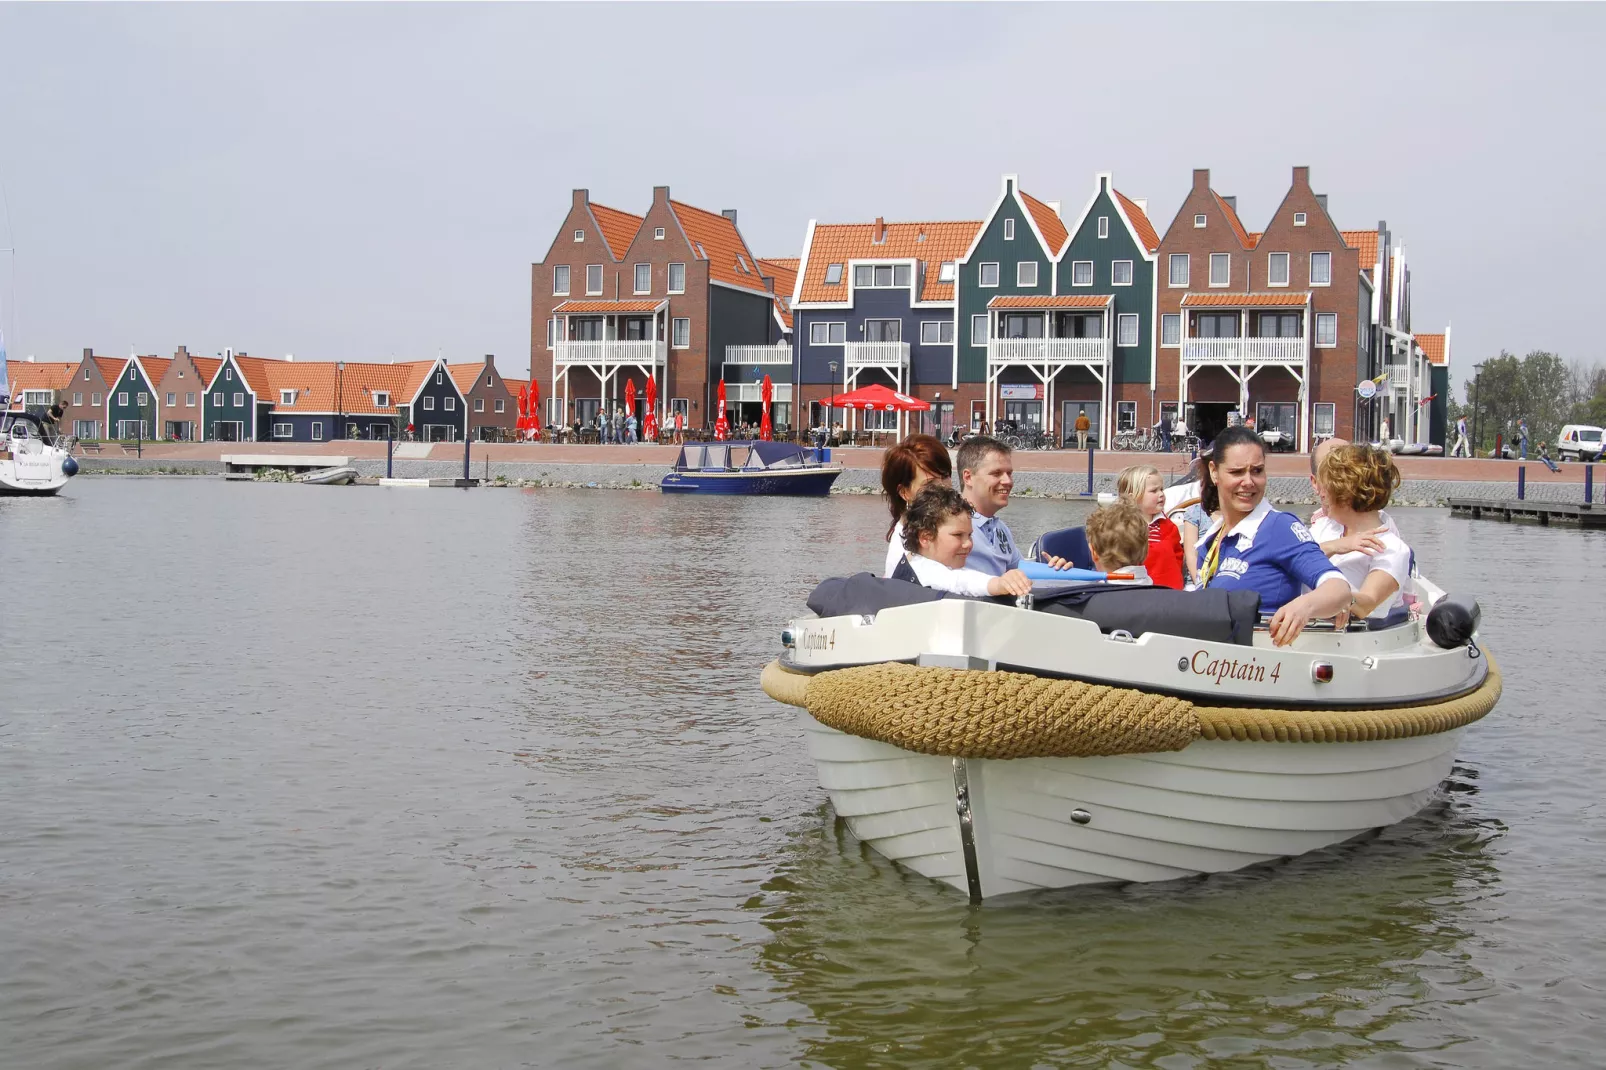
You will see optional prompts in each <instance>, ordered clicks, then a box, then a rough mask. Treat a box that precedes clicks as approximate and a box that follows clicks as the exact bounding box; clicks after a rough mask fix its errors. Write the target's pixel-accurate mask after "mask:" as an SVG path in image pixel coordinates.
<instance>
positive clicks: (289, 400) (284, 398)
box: [279, 390, 296, 405]
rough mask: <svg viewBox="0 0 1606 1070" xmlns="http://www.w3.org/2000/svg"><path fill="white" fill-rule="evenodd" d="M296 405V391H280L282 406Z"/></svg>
mask: <svg viewBox="0 0 1606 1070" xmlns="http://www.w3.org/2000/svg"><path fill="white" fill-rule="evenodd" d="M295 403H296V392H295V391H294V390H281V391H279V404H280V405H294V404H295Z"/></svg>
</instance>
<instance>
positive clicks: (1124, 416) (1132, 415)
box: [1115, 401, 1138, 431]
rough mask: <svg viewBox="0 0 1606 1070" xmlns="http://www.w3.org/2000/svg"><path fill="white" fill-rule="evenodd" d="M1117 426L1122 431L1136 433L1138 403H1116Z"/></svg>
mask: <svg viewBox="0 0 1606 1070" xmlns="http://www.w3.org/2000/svg"><path fill="white" fill-rule="evenodd" d="M1115 426H1116V428H1117V429H1119V430H1122V431H1136V430H1137V429H1138V403H1137V402H1135V401H1117V402H1116V403H1115Z"/></svg>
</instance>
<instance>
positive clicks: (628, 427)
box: [625, 413, 636, 446]
mask: <svg viewBox="0 0 1606 1070" xmlns="http://www.w3.org/2000/svg"><path fill="white" fill-rule="evenodd" d="M625 441H626V442H628V443H629V444H630V445H632V446H634V445H635V444H636V414H635V413H631V414H630V415H629V416H626V417H625Z"/></svg>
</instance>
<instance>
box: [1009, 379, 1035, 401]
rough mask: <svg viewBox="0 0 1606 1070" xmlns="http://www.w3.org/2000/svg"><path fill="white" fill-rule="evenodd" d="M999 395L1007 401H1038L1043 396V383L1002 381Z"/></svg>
mask: <svg viewBox="0 0 1606 1070" xmlns="http://www.w3.org/2000/svg"><path fill="white" fill-rule="evenodd" d="M998 396H999V397H1000V398H1002V399H1003V400H1005V401H1037V400H1040V399H1041V398H1042V396H1043V384H1041V383H1000V384H999V386H998Z"/></svg>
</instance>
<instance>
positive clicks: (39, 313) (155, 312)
mask: <svg viewBox="0 0 1606 1070" xmlns="http://www.w3.org/2000/svg"><path fill="white" fill-rule="evenodd" d="M1603 40H1606V6H1603V5H1599V4H1576V5H1561V6H1549V5H1542V4H1524V5H1512V6H1506V5H1497V4H1479V5H1472V6H1460V5H1453V4H1431V5H1389V4H1381V3H1378V4H1355V5H1334V4H1286V5H1271V4H1256V5H1251V6H1234V5H1221V4H1209V5H1206V4H1159V5H1142V4H1124V5H1119V6H1105V5H1098V4H1065V5H1047V4H1031V5H1003V4H993V5H986V6H972V5H966V4H914V3H907V4H891V5H854V4H833V5H812V4H784V5H783V4H737V3H727V4H711V5H677V4H649V5H641V6H635V5H623V4H594V5H587V6H569V5H557V4H489V5H479V4H468V3H463V4H450V5H441V6H436V5H428V4H384V3H372V4H355V5H341V4H319V5H299V4H263V5H247V4H180V5H162V4H115V5H95V4H33V3H28V4H16V3H0V187H3V189H4V193H5V203H4V211H3V213H0V249H5V248H10V249H12V250H14V252H11V253H5V252H0V328H3V329H4V332H5V338H6V341H7V348H8V349H9V351H10V356H11V359H12V360H18V359H25V357H26V356H27V355H28V354H35V355H37V358H38V359H39V360H76V359H77V358H78V356H79V355H80V353H81V352H82V350H83V349H84V348H85V347H93V348H94V350H95V352H97V353H103V354H106V355H112V356H123V355H127V354H128V353H131V352H135V351H138V352H140V353H160V354H165V355H170V354H171V353H172V352H173V350H174V349H175V348H176V347H177V346H179V345H187V346H188V347H189V348H190V350H191V351H192V352H197V353H218V352H221V351H222V350H223V348H224V347H232V348H234V349H236V350H245V351H248V352H251V353H254V354H260V355H264V356H283V355H285V354H288V353H294V354H295V355H296V356H297V358H298V359H303V360H334V359H346V360H380V361H383V360H391V359H397V360H401V359H418V358H424V357H434V356H435V355H436V354H437V353H441V354H444V355H445V356H446V357H447V358H448V359H450V360H472V359H478V358H479V357H481V356H482V355H483V354H486V353H494V354H496V357H497V364H498V366H499V367H500V368H502V369H503V371H504V373H506V374H513V375H515V376H517V375H521V374H524V373H525V371H526V369H527V367H528V363H529V351H530V293H529V288H530V264H531V263H532V262H533V261H536V260H539V259H541V258H542V257H544V256H545V254H546V250H547V248H548V247H549V246H550V245H551V243H552V241H553V238H554V236H555V234H556V232H557V229H558V227H559V226H560V224H561V223H562V221H563V218H564V215H565V213H566V212H567V210H568V206H569V202H570V190H572V189H574V188H576V187H586V188H589V189H590V190H591V196H592V199H593V200H595V201H600V202H601V203H603V204H607V205H611V206H613V207H616V208H622V209H627V210H630V211H635V212H638V213H639V212H643V211H645V209H646V207H647V205H648V203H649V202H650V199H651V191H652V187H653V186H654V185H668V186H670V187H671V189H672V191H673V194H674V196H675V198H676V199H677V200H683V201H686V202H688V203H691V204H695V205H698V206H701V207H704V208H708V209H710V210H714V211H718V210H720V209H724V208H736V209H738V211H739V212H740V226H741V229H742V232H743V234H744V236H745V237H746V238H747V241H748V243H749V245H750V246H751V247H752V248H753V250H754V251H755V252H756V253H757V254H758V255H760V256H797V255H799V252H800V250H801V246H802V243H803V237H804V233H805V231H806V229H807V226H808V222H809V220H810V219H818V220H820V221H821V222H852V221H861V220H870V219H873V218H875V217H876V216H878V215H879V216H884V217H886V218H887V219H888V220H918V219H973V218H980V217H981V216H983V215H984V214H985V213H986V212H987V210H988V208H989V207H990V206H991V205H992V203H993V201H994V200H995V199H996V197H997V195H998V189H999V182H1000V176H1002V175H1004V174H1018V175H1019V176H1020V179H1021V185H1022V187H1023V188H1024V189H1025V190H1026V191H1028V192H1030V193H1032V194H1033V195H1034V196H1037V197H1039V198H1042V199H1044V200H1059V201H1061V202H1062V204H1063V207H1064V211H1065V212H1066V213H1067V214H1069V215H1072V216H1073V217H1074V214H1075V213H1076V212H1079V211H1080V209H1081V207H1082V205H1083V204H1084V203H1085V202H1086V201H1087V199H1088V197H1089V196H1090V194H1091V192H1092V189H1093V184H1094V176H1095V175H1096V174H1097V173H1098V172H1100V171H1105V170H1109V171H1112V172H1114V175H1115V180H1116V185H1117V187H1118V188H1119V189H1121V190H1122V191H1123V192H1124V193H1126V194H1127V195H1128V196H1131V197H1139V198H1147V199H1148V203H1149V211H1150V215H1151V217H1152V218H1153V221H1154V223H1155V226H1156V227H1157V228H1158V229H1159V230H1160V231H1161V233H1164V230H1165V228H1166V227H1167V226H1168V225H1169V224H1170V222H1171V220H1172V218H1173V217H1174V215H1175V214H1176V211H1177V208H1178V207H1179V206H1180V204H1181V202H1182V199H1183V197H1184V195H1185V194H1186V192H1187V190H1188V187H1189V183H1190V180H1191V172H1192V169H1193V168H1195V167H1208V168H1210V169H1211V178H1212V185H1213V186H1214V187H1215V189H1216V190H1217V191H1218V192H1220V193H1223V194H1229V195H1236V196H1237V198H1238V208H1239V212H1240V214H1241V215H1242V217H1243V219H1244V222H1245V225H1246V226H1248V227H1249V228H1250V229H1251V230H1260V229H1262V228H1263V227H1264V225H1265V222H1266V220H1267V218H1268V217H1269V215H1270V214H1271V213H1272V212H1273V211H1274V210H1275V208H1276V206H1277V204H1278V202H1279V201H1280V200H1281V199H1282V196H1283V194H1284V192H1285V191H1286V190H1287V187H1288V183H1289V176H1290V170H1291V168H1292V167H1294V166H1296V165H1308V166H1310V168H1311V179H1312V185H1313V186H1314V188H1315V189H1316V191H1317V192H1325V193H1327V194H1328V197H1329V202H1328V203H1329V209H1330V212H1331V214H1332V215H1333V217H1334V219H1335V221H1336V222H1337V223H1338V225H1339V226H1340V227H1341V228H1344V229H1363V228H1372V227H1375V226H1376V225H1377V223H1378V221H1379V220H1387V221H1388V224H1389V227H1390V228H1391V230H1392V231H1393V233H1394V235H1395V239H1396V241H1397V242H1402V243H1403V244H1404V246H1405V249H1406V253H1407V256H1408V259H1409V262H1410V266H1411V271H1412V285H1413V319H1414V326H1415V329H1416V330H1417V331H1439V330H1443V329H1444V327H1445V326H1446V325H1447V324H1453V328H1454V330H1453V339H1452V346H1453V363H1454V365H1455V367H1454V368H1453V369H1452V374H1453V376H1454V378H1455V380H1456V381H1457V382H1459V381H1461V380H1462V379H1465V378H1468V377H1470V376H1471V374H1472V372H1471V366H1472V364H1473V363H1474V362H1476V361H1477V360H1481V359H1482V358H1483V357H1485V356H1489V355H1493V354H1496V353H1498V352H1499V351H1500V350H1502V349H1507V350H1511V351H1513V352H1517V353H1524V352H1527V351H1529V350H1532V349H1546V350H1550V351H1553V352H1558V353H1560V354H1561V355H1562V356H1564V357H1566V358H1568V359H1570V360H1574V361H1579V362H1583V363H1586V364H1588V363H1594V362H1595V361H1597V360H1601V359H1603V358H1606V354H1603V353H1602V352H1601V342H1600V338H1601V334H1602V332H1601V331H1600V329H1599V327H1598V320H1597V317H1596V315H1595V309H1596V307H1597V304H1598V296H1597V292H1598V283H1597V282H1596V280H1594V279H1593V277H1591V276H1589V275H1587V274H1585V273H1583V272H1581V271H1578V270H1575V269H1576V268H1577V267H1578V265H1579V264H1580V263H1581V262H1582V260H1583V259H1584V257H1585V256H1586V255H1592V254H1588V253H1587V250H1588V249H1590V248H1598V247H1599V246H1600V245H1601V243H1602V237H1603V235H1602V231H1603V220H1606V198H1602V197H1601V196H1600V190H1601V186H1602V182H1601V177H1602V174H1603V171H1602V166H1601V164H1602V155H1603V153H1606V137H1603V136H1602V135H1603V133H1606V79H1602V78H1601V77H1600V76H1599V71H1598V68H1599V66H1600V63H1601V60H1600V57H1599V45H1600V42H1601V41H1603Z"/></svg>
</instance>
